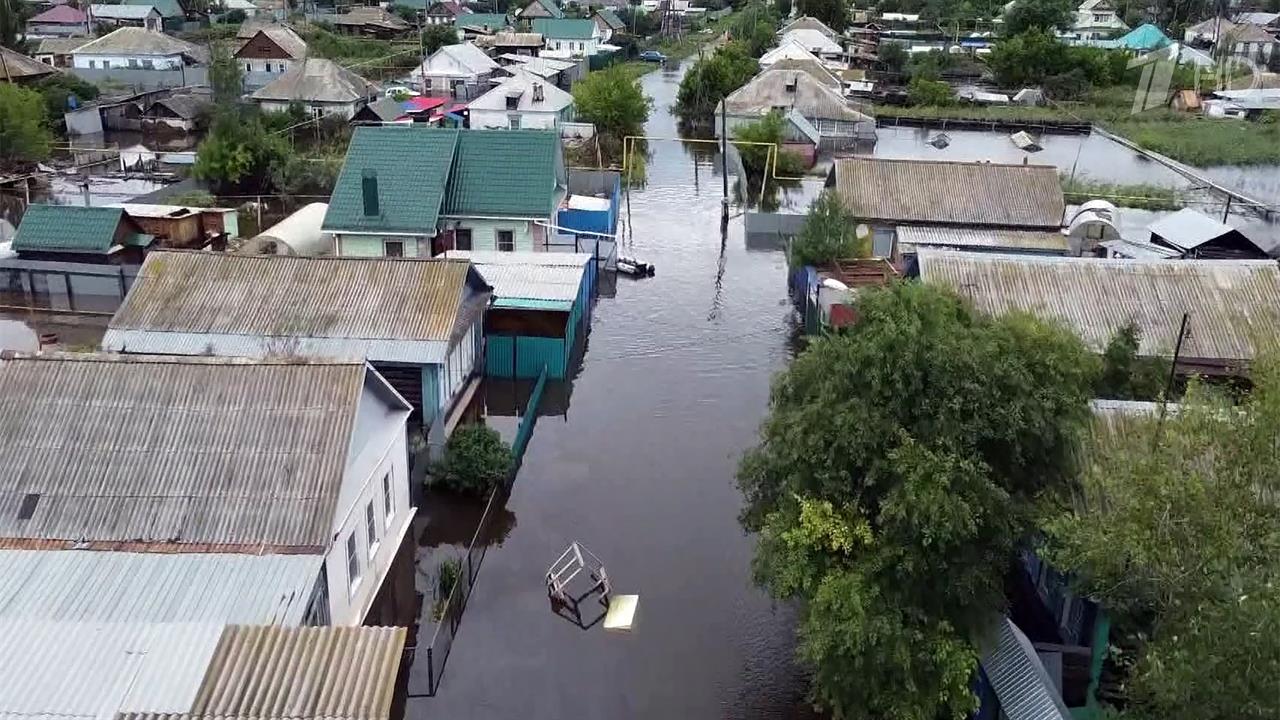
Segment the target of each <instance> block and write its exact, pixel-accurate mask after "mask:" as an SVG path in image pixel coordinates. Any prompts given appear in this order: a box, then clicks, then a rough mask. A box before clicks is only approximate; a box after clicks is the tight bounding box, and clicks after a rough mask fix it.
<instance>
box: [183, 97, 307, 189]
mask: <svg viewBox="0 0 1280 720" xmlns="http://www.w3.org/2000/svg"><path fill="white" fill-rule="evenodd" d="M288 154H289V146H288V144H287V143H286V142H285V141H284V139H283V138H281V137H280V136H279V135H277V134H276V133H273V132H269V131H268V130H267V129H266V128H265V127H263V124H262V120H261V118H259V117H257V116H255V115H248V116H245V117H240V116H238V115H235V114H231V113H220V114H219V115H218V116H217V117H216V118H215V119H214V121H213V126H212V128H211V129H210V131H209V134H208V135H207V136H206V137H205V139H204V140H203V141H202V142H201V143H200V146H199V147H198V148H197V149H196V163H195V165H194V166H193V167H192V173H193V174H194V175H195V176H196V177H197V178H200V179H201V180H205V181H208V182H210V183H212V184H213V186H214V188H215V189H216V190H217V191H218V192H219V193H227V192H249V193H254V192H264V191H266V190H269V189H270V188H271V171H272V168H274V167H276V166H278V165H279V164H281V163H283V162H284V160H285V158H286V157H287V156H288Z"/></svg>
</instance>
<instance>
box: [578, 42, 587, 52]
mask: <svg viewBox="0 0 1280 720" xmlns="http://www.w3.org/2000/svg"><path fill="white" fill-rule="evenodd" d="M586 49H587V44H586V43H578V52H582V51H584V50H586Z"/></svg>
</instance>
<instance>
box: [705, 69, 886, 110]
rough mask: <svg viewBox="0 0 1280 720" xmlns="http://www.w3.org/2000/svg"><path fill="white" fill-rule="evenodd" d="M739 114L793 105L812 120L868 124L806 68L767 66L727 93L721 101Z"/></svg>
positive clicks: (847, 103)
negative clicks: (793, 68)
mask: <svg viewBox="0 0 1280 720" xmlns="http://www.w3.org/2000/svg"><path fill="white" fill-rule="evenodd" d="M722 104H723V105H724V106H725V108H726V112H727V113H728V114H730V115H738V116H751V117H755V116H764V115H767V114H768V113H771V112H773V111H775V110H778V109H779V108H794V109H796V110H799V111H800V114H801V115H804V116H805V117H806V118H809V119H810V120H811V121H812V120H835V121H840V122H851V123H871V122H873V119H872V117H871V116H870V115H867V114H866V113H863V112H861V111H860V110H859V109H858V108H857V107H855V106H854V105H853V103H851V102H849V100H848V99H847V98H845V97H844V96H843V95H841V94H840V91H839V90H837V89H833V88H831V87H829V86H828V85H825V84H823V83H822V81H820V80H819V79H818V78H816V77H814V75H813V74H811V73H809V72H807V71H805V70H783V69H780V68H772V67H771V68H768V69H767V70H764V71H763V72H761V73H760V74H758V75H756V76H755V77H753V78H751V79H750V80H748V81H747V84H746V85H743V86H742V87H740V88H738V89H737V90H734V91H733V92H731V93H729V95H728V97H726V98H725V99H724V102H723V103H722Z"/></svg>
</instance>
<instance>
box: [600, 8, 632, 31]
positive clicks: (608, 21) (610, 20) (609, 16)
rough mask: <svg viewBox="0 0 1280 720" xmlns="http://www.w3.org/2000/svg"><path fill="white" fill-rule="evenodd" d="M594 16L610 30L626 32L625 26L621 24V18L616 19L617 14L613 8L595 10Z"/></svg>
mask: <svg viewBox="0 0 1280 720" xmlns="http://www.w3.org/2000/svg"><path fill="white" fill-rule="evenodd" d="M596 16H597V17H599V18H600V19H601V20H603V21H604V24H605V25H607V26H608V27H609V29H611V30H626V29H627V24H626V23H624V22H622V18H620V17H618V13H616V12H614V11H613V8H607V7H602V8H600V9H599V10H596Z"/></svg>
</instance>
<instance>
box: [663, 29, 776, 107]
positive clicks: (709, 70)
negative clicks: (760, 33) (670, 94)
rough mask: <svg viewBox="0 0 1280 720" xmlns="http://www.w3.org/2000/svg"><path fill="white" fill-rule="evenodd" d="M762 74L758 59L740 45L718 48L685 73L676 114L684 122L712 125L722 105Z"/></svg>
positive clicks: (678, 94)
mask: <svg viewBox="0 0 1280 720" xmlns="http://www.w3.org/2000/svg"><path fill="white" fill-rule="evenodd" d="M759 70H760V67H759V65H758V64H757V63H756V61H755V58H753V57H751V56H750V55H749V54H748V53H747V52H746V50H745V49H744V48H743V46H742V45H741V44H739V43H728V44H727V45H724V46H722V47H719V48H716V50H715V52H713V53H711V55H709V56H707V57H704V58H702V59H700V60H698V61H697V62H696V63H694V64H693V67H691V68H689V70H688V72H686V73H685V76H684V78H683V79H682V80H681V81H680V89H679V90H678V91H677V92H676V103H675V106H674V107H673V110H674V111H675V113H676V114H677V115H678V116H679V117H680V119H681V120H683V121H685V122H688V123H695V124H697V123H706V122H709V121H711V119H712V117H713V116H714V114H715V111H716V106H717V105H718V104H719V103H720V101H721V100H722V99H724V98H725V97H726V96H728V95H729V93H731V92H733V91H734V90H737V89H738V88H740V87H742V86H743V85H745V84H746V83H747V81H748V80H750V79H751V78H753V77H755V74H756V73H757V72H759Z"/></svg>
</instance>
